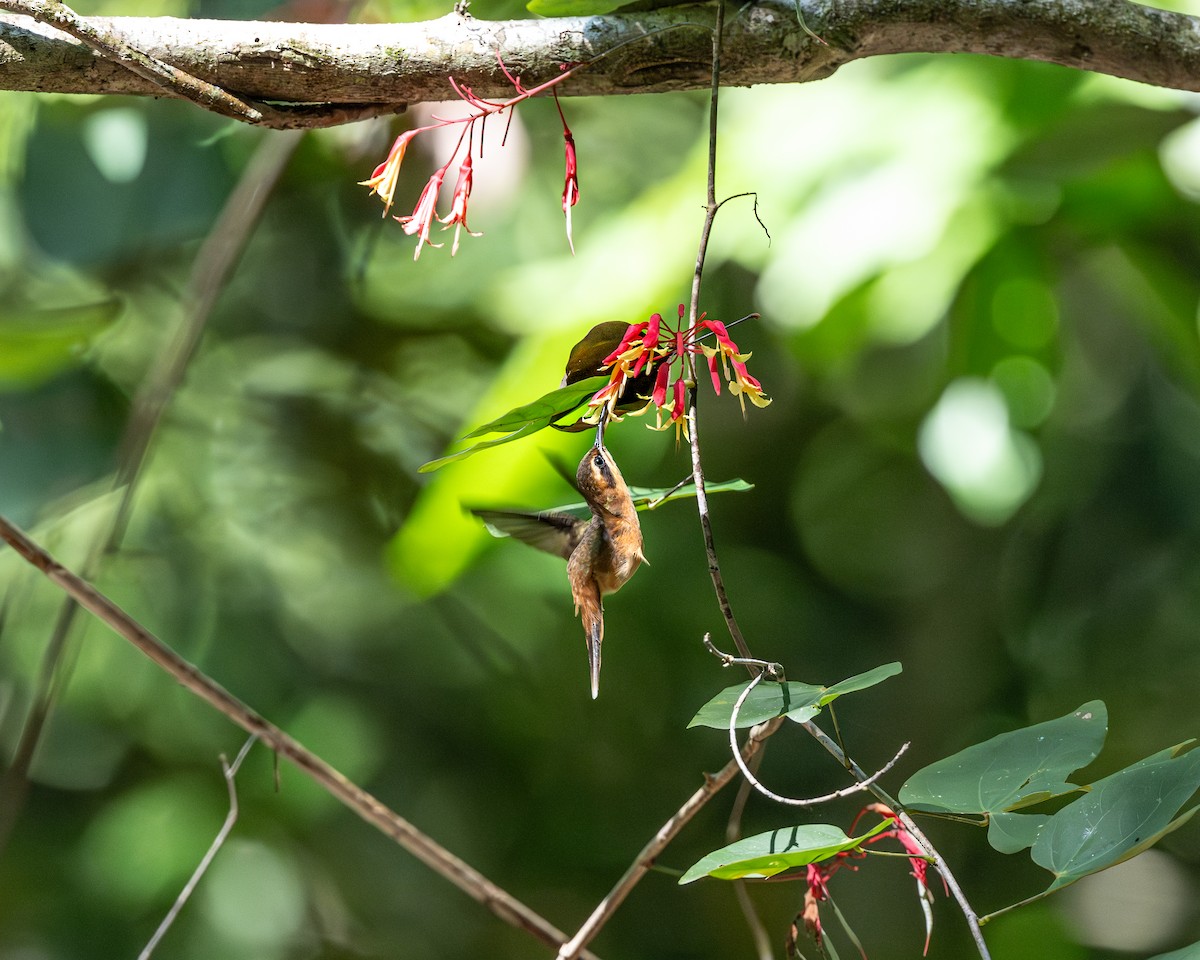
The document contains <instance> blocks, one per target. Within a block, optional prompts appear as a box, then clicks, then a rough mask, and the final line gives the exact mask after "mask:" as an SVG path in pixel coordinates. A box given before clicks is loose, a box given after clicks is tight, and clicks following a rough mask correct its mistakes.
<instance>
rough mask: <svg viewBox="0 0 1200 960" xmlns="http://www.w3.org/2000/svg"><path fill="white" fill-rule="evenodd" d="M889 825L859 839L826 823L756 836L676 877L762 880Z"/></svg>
mask: <svg viewBox="0 0 1200 960" xmlns="http://www.w3.org/2000/svg"><path fill="white" fill-rule="evenodd" d="M891 823H892V821H891V820H882V821H880V822H879V823H878V824H876V825H875V826H874V827H873V828H872V829H870V830H868V831H867V832H866V833H864V834H863V835H862V836H859V837H848V836H846V834H845V833H844V832H843V831H842V830H841V829H840V828H838V827H835V826H832V825H831V824H828V823H809V824H802V825H800V826H795V827H782V828H780V829H779V830H772V831H771V832H770V833H760V834H758V836H755V837H747V838H746V839H745V840H738V841H737V842H736V843H731V844H729V846H727V847H722V848H721V849H720V850H714V851H713V852H712V853H710V854H709V855H708V856H706V857H703V858H702V859H700V860H699V861H697V862H696V863H695V864H693V865H692V866H691V867H690V868H689V869H688V870H687V872H686V873H684V875H683V876H682V877H680V878H679V883H680V884H681V885H682V884H685V883H691V882H692V881H694V880H699V879H700V878H701V877H716V878H717V879H718V880H741V879H747V878H748V879H758V880H765V879H768V878H769V877H774V876H778V875H779V874H781V873H787V872H789V871H792V870H797V869H799V868H800V867H803V866H807V865H808V864H810V863H816V862H817V861H818V860H828V859H829V858H830V857H832V856H834V855H835V854H838V853H841V852H842V851H844V850H853V849H854V848H855V847H857V846H859V845H860V844H861V843H862V842H863V841H864V840H867V839H869V838H870V837H873V836H875V834H877V833H879V832H880V831H882V830H884V829H886V828H887V827H888V826H890V825H891Z"/></svg>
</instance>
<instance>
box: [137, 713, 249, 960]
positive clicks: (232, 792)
mask: <svg viewBox="0 0 1200 960" xmlns="http://www.w3.org/2000/svg"><path fill="white" fill-rule="evenodd" d="M257 740H258V737H256V736H254V734H251V735H250V738H249V739H248V740H247V741H246V742H245V743H244V744H242V749H241V750H239V751H238V754H237V756H236V757H234V759H233V763H229V762H228V761H227V760H226V759H225V757H224V756H222V757H221V771H222V772H223V773H224V775H225V787H226V789H227V790H228V791H229V813H227V814H226V815H225V822H224V823H223V824H221V829H220V830H218V831H217V835H216V837H214V838H213V842H212V844H211V845H210V846H209V848H208V850H207V851H206V852H205V854H204V856H203V857H202V858H201V860H200V863H199V864H198V865H197V866H196V869H195V871H193V873H192V875H191V876H190V877H189V878H188V882H187V883H185V884H184V885H183V889H182V890H180V891H179V896H178V897H176V898H175V902H174V903H173V904H171V909H170V910H168V911H167V915H166V916H165V917H163V921H162V923H160V924H159V925H158V929H157V930H155V931H154V936H152V937H151V938H150V942H149V943H147V944H146V946H145V947H144V948H143V949H142V952H141V953H139V954H138V960H149V958H150V954H152V953H153V952H154V948H155V947H157V946H158V944H159V941H161V940H162V938H163V937H164V936H166V933H167V931H168V930H170V929H171V925H172V924H173V923H174V922H175V918H176V917H178V916H179V911H180V910H182V909H183V905H184V904H185V903H187V902H188V899H189V898H190V897H191V895H192V891H194V890H195V889H196V885H197V884H198V883H199V882H200V878H201V877H203V876H204V874H205V872H206V871H207V870H208V867H209V865H210V864H211V863H212V862H213V857H215V856H216V855H217V851H218V850H220V849H221V847H222V846H224V844H225V840H226V839H227V838H228V837H229V834H230V832H231V831H232V830H233V826H234V824H235V823H237V818H238V798H237V785H236V783H235V782H234V778H235V777H237V772H238V770H239V768H240V767H241V765H242V761H243V760H245V759H246V754H248V753H249V752H250V748H251V747H252V746H254V744H255V742H256V741H257Z"/></svg>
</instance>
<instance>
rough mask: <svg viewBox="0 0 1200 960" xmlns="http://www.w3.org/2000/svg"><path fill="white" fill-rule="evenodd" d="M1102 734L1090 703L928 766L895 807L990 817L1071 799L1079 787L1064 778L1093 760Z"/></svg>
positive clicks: (1099, 711) (1104, 721) (1101, 712)
mask: <svg viewBox="0 0 1200 960" xmlns="http://www.w3.org/2000/svg"><path fill="white" fill-rule="evenodd" d="M1107 732H1108V711H1107V709H1106V708H1105V706H1104V704H1103V702H1101V701H1099V700H1093V701H1091V702H1089V703H1085V704H1084V705H1083V706H1082V707H1080V708H1079V709H1078V710H1076V711H1075V712H1074V713H1069V714H1067V715H1066V716H1065V717H1059V718H1058V719H1056V720H1048V721H1046V722H1045V723H1038V724H1034V725H1033V726H1032V727H1025V728H1024V729H1022V730H1014V731H1012V732H1011V733H1002V734H1000V736H998V737H993V738H992V739H991V740H988V741H986V742H984V743H978V744H975V745H974V746H971V747H967V749H965V750H962V751H960V752H958V753H956V754H954V756H952V757H947V758H946V759H945V760H939V761H937V763H933V764H930V765H929V766H928V767H925V768H924V769H923V770H919V771H918V772H917V773H915V774H914V775H913V776H912V777H911V778H910V779H909V781H908V782H907V783H906V784H905V785H904V786H903V787H901V788H900V802H901V803H903V804H904V805H905V806H906V807H908V808H909V809H911V810H923V811H926V812H928V813H989V814H990V813H996V812H999V811H1008V810H1016V809H1018V808H1020V807H1024V806H1028V805H1030V804H1033V803H1039V802H1041V801H1042V800H1046V799H1049V798H1050V797H1055V796H1059V795H1060V794H1064V793H1071V792H1073V791H1075V790H1078V789H1079V787H1077V786H1075V785H1074V784H1072V783H1068V782H1067V781H1066V777H1067V775H1068V774H1070V773H1072V772H1074V771H1075V770H1078V769H1079V768H1080V767H1084V766H1086V765H1087V764H1089V763H1091V762H1092V760H1094V759H1095V758H1096V755H1097V754H1098V753H1099V752H1100V748H1101V747H1102V746H1103V745H1104V737H1105V734H1106V733H1107Z"/></svg>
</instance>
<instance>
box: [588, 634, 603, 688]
mask: <svg viewBox="0 0 1200 960" xmlns="http://www.w3.org/2000/svg"><path fill="white" fill-rule="evenodd" d="M595 633H596V631H594V630H593V632H592V634H590V635H589V636H588V638H587V646H588V670H589V671H590V672H591V677H592V699H593V700H595V699H596V698H597V697H598V696H600V649H601V642H600V638H599V637H597V636H595Z"/></svg>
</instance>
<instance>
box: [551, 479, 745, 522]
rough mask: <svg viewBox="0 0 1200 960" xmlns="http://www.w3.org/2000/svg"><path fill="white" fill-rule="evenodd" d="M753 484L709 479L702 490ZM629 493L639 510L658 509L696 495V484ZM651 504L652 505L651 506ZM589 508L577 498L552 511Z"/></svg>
mask: <svg viewBox="0 0 1200 960" xmlns="http://www.w3.org/2000/svg"><path fill="white" fill-rule="evenodd" d="M753 489H754V484H752V483H747V482H746V481H745V480H740V479H734V480H721V481H718V482H716V483H714V482H713V481H711V480H706V481H705V482H704V491H705V492H706V493H745V492H746V491H747V490H753ZM629 495H630V496H631V497H632V498H633V505H634V506H635V507H637V508H638V509H639V510H649V509H658V507H659V506H661V505H662V504H664V503H670V502H671V501H672V500H685V499H687V498H688V497H694V496H695V495H696V485H695V484H693V483H686V484H684V485H683V486H681V487H630V488H629ZM651 504H654V507H653V508H651V506H650V505H651ZM590 510H591V507H589V506H588V505H587V503H585V502H584V501H582V500H577V501H575V502H574V503H567V504H564V505H563V506H561V507H553V508H552V509H551V512H553V513H574V514H577V515H579V516H586V515H587V513H588V512H589V511H590Z"/></svg>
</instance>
